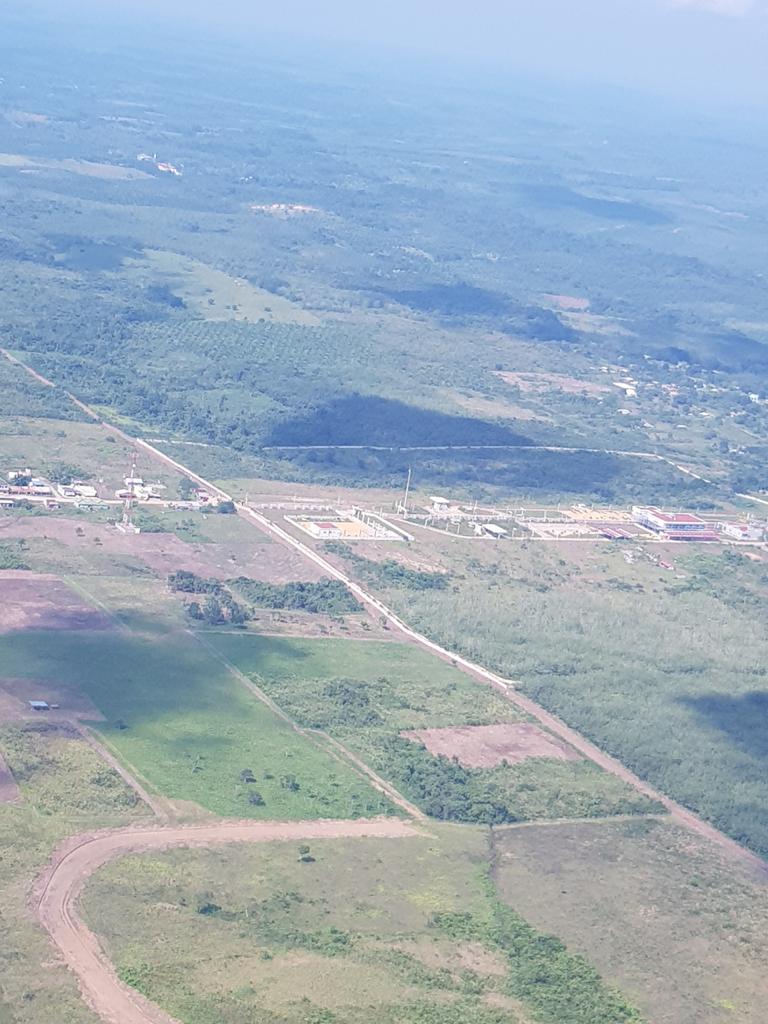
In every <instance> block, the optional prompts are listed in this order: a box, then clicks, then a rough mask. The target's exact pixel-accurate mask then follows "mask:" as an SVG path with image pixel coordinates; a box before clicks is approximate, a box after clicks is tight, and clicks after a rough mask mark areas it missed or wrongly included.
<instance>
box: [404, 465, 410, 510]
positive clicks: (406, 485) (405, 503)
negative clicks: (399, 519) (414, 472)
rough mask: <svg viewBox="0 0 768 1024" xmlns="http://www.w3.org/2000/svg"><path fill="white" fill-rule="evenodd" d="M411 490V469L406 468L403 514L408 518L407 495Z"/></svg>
mask: <svg viewBox="0 0 768 1024" xmlns="http://www.w3.org/2000/svg"><path fill="white" fill-rule="evenodd" d="M410 490H411V467H410V466H409V467H408V479H407V480H406V481H405V498H404V500H403V514H404V515H405V517H406V518H407V517H408V494H409V493H410Z"/></svg>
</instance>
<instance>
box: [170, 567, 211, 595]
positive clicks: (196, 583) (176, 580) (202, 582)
mask: <svg viewBox="0 0 768 1024" xmlns="http://www.w3.org/2000/svg"><path fill="white" fill-rule="evenodd" d="M168 586H169V587H170V588H171V590H175V591H179V592H180V593H182V594H215V595H220V594H222V593H223V592H224V586H223V584H222V583H220V582H219V580H215V579H205V578H203V577H202V576H198V575H197V573H194V572H189V570H187V569H177V570H176V572H172V573H170V574H169V576H168Z"/></svg>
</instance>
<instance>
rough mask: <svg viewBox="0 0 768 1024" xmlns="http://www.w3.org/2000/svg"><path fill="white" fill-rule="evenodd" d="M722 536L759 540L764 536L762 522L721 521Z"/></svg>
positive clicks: (733, 538) (734, 538)
mask: <svg viewBox="0 0 768 1024" xmlns="http://www.w3.org/2000/svg"><path fill="white" fill-rule="evenodd" d="M723 536H725V537H730V538H731V539H732V540H747V541H749V540H753V541H760V540H762V539H763V537H764V536H765V526H764V524H763V523H755V522H749V523H745V522H740V523H723Z"/></svg>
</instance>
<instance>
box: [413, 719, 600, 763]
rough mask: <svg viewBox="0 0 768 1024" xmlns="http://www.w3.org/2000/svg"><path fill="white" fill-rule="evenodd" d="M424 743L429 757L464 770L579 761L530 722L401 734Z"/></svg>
mask: <svg viewBox="0 0 768 1024" xmlns="http://www.w3.org/2000/svg"><path fill="white" fill-rule="evenodd" d="M402 735H403V736H405V737H406V738H407V739H414V740H418V741H419V742H421V743H423V744H424V746H425V747H426V748H427V750H428V751H429V752H430V754H434V755H441V756H443V757H448V758H454V757H455V758H456V759H457V760H458V762H459V764H463V765H464V767H465V768H495V767H496V766H497V765H500V764H504V763H506V764H520V762H521V761H526V760H527V759H528V758H530V757H550V758H554V759H555V760H558V761H579V760H581V757H580V755H579V754H578V753H577V752H576V751H575V750H574V749H573V747H569V746H568V744H567V743H564V742H563V741H562V740H560V739H558V738H557V737H556V736H552V735H551V734H550V733H548V732H545V731H544V730H543V729H540V728H539V726H537V725H533V724H532V723H530V722H520V723H519V724H503V725H465V726H461V727H459V728H454V729H415V730H412V731H410V732H404V733H403V734H402Z"/></svg>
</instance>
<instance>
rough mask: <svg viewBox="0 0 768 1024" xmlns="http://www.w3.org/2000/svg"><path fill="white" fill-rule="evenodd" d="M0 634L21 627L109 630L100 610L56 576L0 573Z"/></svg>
mask: <svg viewBox="0 0 768 1024" xmlns="http://www.w3.org/2000/svg"><path fill="white" fill-rule="evenodd" d="M0 596H2V601H1V602H0V633H11V632H14V631H16V630H24V629H66V630H72V629H111V628H112V627H113V622H112V620H111V619H110V618H109V616H107V615H104V614H103V612H99V611H96V610H95V609H94V608H90V607H89V606H88V605H87V604H84V603H83V602H82V600H81V599H80V598H79V597H78V596H77V594H75V593H74V591H72V590H70V589H69V587H68V586H67V585H66V583H64V582H63V581H62V580H60V579H57V577H55V576H48V575H32V574H30V573H21V572H16V571H2V572H0Z"/></svg>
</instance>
